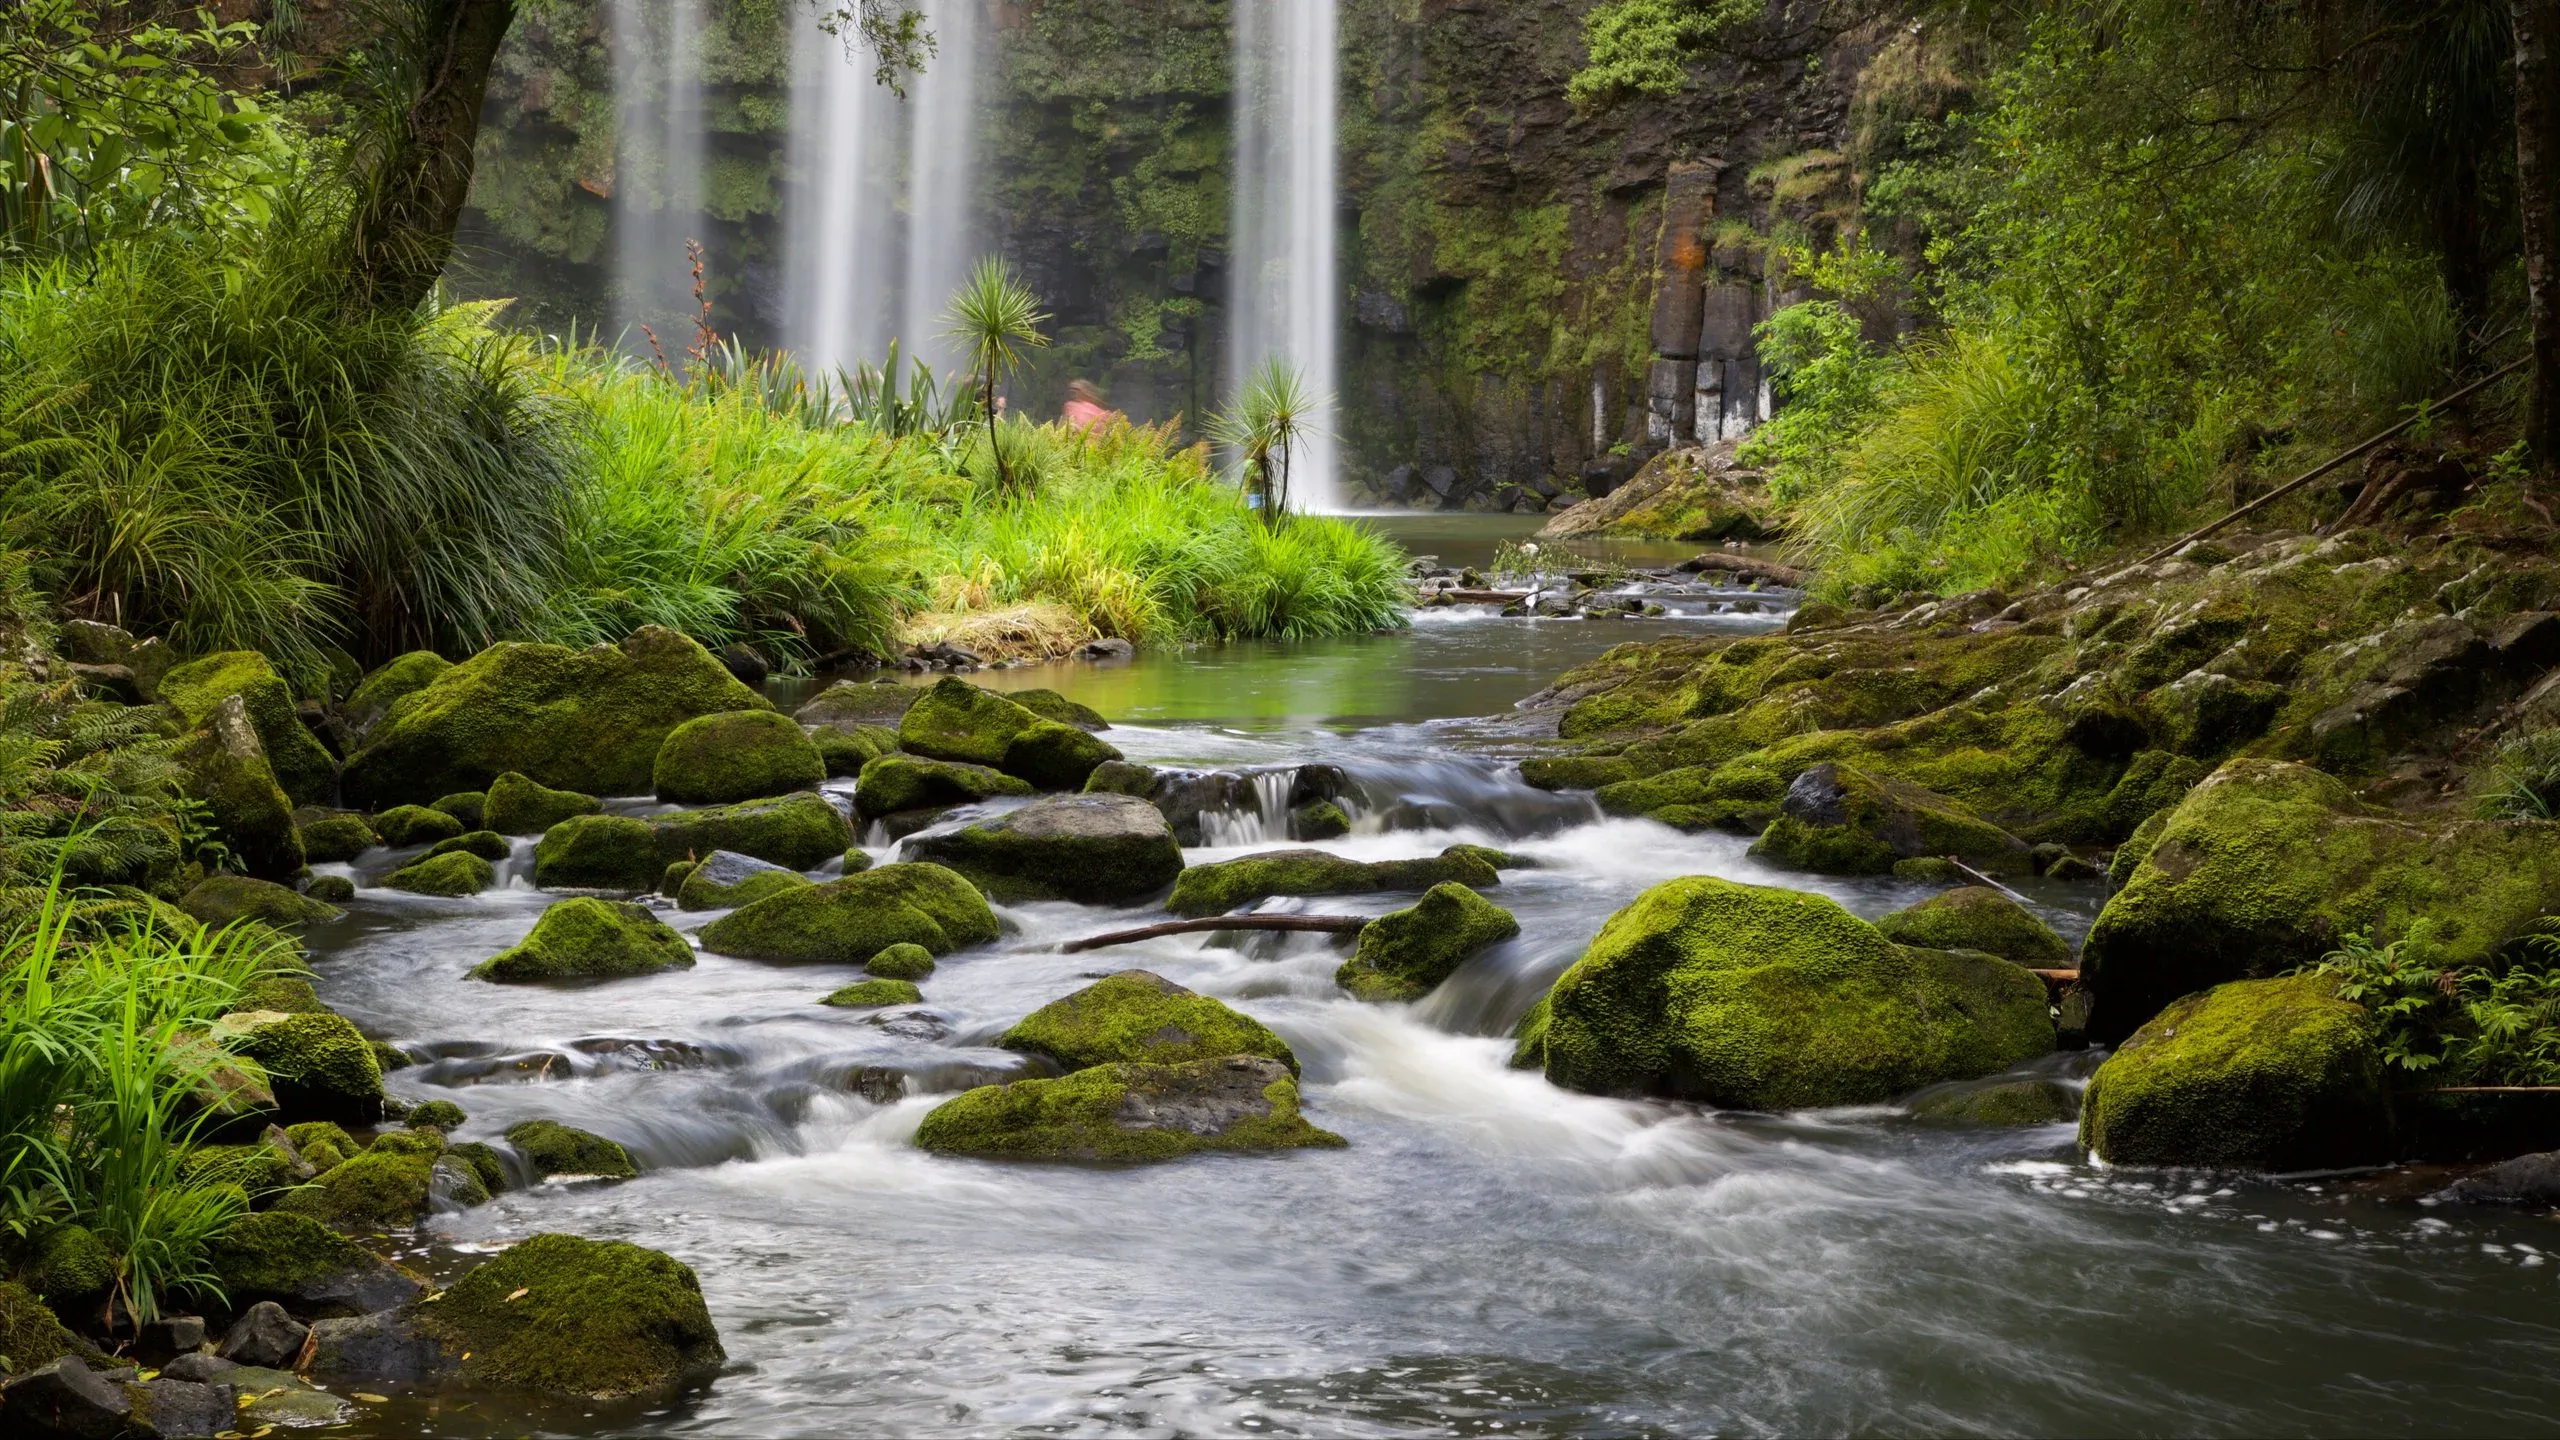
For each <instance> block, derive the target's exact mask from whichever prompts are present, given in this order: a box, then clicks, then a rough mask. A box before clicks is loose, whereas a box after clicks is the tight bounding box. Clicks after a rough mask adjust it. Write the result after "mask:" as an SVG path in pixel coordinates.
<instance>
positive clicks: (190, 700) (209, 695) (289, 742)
mask: <svg viewBox="0 0 2560 1440" xmlns="http://www.w3.org/2000/svg"><path fill="white" fill-rule="evenodd" d="M159 695H160V698H161V700H162V701H164V702H165V703H167V704H168V705H169V706H170V708H172V709H174V710H176V711H177V712H178V714H179V715H180V716H182V717H184V718H185V720H186V722H187V723H188V724H189V725H202V724H204V723H205V722H206V721H208V720H210V719H212V718H213V712H214V710H215V709H216V708H217V707H219V706H220V705H221V704H222V703H223V702H224V701H225V700H229V699H232V698H235V697H236V698H237V699H238V700H239V701H240V703H241V706H242V707H243V709H244V710H245V711H246V713H247V715H248V717H249V724H250V726H251V727H252V728H253V729H255V730H256V731H257V732H258V743H259V745H260V746H261V747H263V748H264V749H265V751H266V756H267V764H268V766H269V768H271V769H272V770H273V771H274V772H275V777H276V784H277V785H278V786H280V787H282V789H283V790H284V793H285V794H286V795H287V796H289V797H291V799H292V800H293V803H294V804H296V805H322V804H326V803H328V800H329V797H330V796H331V795H332V794H333V793H335V792H336V790H337V788H338V762H337V761H335V760H333V759H331V758H330V755H329V751H328V747H326V746H324V745H322V744H321V743H320V741H319V739H318V737H316V736H314V735H313V734H312V733H311V730H310V727H309V726H306V725H304V724H303V723H302V716H301V714H300V712H299V710H298V709H297V707H296V706H295V704H294V698H293V687H292V686H291V685H288V684H286V683H285V679H284V677H283V676H281V675H278V674H277V673H276V670H275V667H274V666H273V665H271V664H269V663H268V662H267V657H266V656H264V655H261V654H259V653H258V652H257V651H255V650H225V651H222V652H220V653H218V654H213V655H207V656H205V657H204V658H203V659H201V660H191V661H189V662H187V663H186V664H184V665H180V666H178V667H177V668H176V669H173V670H171V671H170V672H169V673H168V674H166V675H163V676H161V677H160V686H159Z"/></svg>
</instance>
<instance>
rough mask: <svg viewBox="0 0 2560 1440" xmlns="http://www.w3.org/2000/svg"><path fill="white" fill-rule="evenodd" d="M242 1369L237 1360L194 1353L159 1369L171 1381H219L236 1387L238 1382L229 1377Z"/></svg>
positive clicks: (199, 1352) (200, 1352) (180, 1357)
mask: <svg viewBox="0 0 2560 1440" xmlns="http://www.w3.org/2000/svg"><path fill="white" fill-rule="evenodd" d="M244 1368H245V1367H244V1366H242V1365H241V1364H240V1362H239V1361H237V1360H225V1359H223V1358H222V1357H221V1356H219V1355H207V1354H205V1353H204V1352H202V1351H196V1352H194V1353H192V1354H186V1355H181V1356H179V1357H178V1358H177V1359H175V1360H172V1361H170V1362H169V1363H168V1364H166V1365H164V1366H162V1367H160V1373H161V1374H163V1375H166V1376H168V1377H169V1378H170V1379H172V1380H204V1381H212V1380H220V1381H222V1382H223V1383H224V1384H227V1385H237V1384H238V1383H239V1382H238V1381H235V1380H233V1379H232V1378H231V1377H232V1376H234V1375H236V1374H238V1373H239V1372H240V1371H241V1370H242V1369H244Z"/></svg>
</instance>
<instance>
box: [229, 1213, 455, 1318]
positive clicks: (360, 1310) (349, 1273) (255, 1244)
mask: <svg viewBox="0 0 2560 1440" xmlns="http://www.w3.org/2000/svg"><path fill="white" fill-rule="evenodd" d="M205 1263H206V1268H207V1269H209V1270H211V1271H212V1272H213V1277H214V1281H215V1283H217V1284H219V1285H220V1286H221V1287H222V1292H223V1298H224V1299H225V1300H226V1301H228V1302H229V1303H230V1304H231V1305H232V1306H233V1307H234V1308H235V1309H242V1310H245V1309H247V1308H248V1307H250V1306H251V1305H255V1304H257V1303H258V1302H260V1301H262V1300H271V1301H274V1302H275V1303H276V1304H279V1305H282V1306H284V1307H285V1308H286V1309H288V1310H291V1311H293V1312H294V1313H295V1314H297V1315H300V1316H302V1317H303V1318H305V1319H315V1318H321V1317H326V1316H340V1315H368V1314H372V1313H374V1312H376V1311H379V1310H384V1309H388V1308H390V1307H392V1306H395V1305H398V1304H400V1303H402V1302H403V1301H406V1300H409V1299H411V1298H413V1297H414V1296H416V1295H417V1294H418V1293H419V1291H420V1290H421V1289H422V1288H423V1287H422V1286H421V1285H420V1284H419V1282H418V1280H417V1277H415V1276H413V1275H410V1274H408V1273H407V1272H405V1271H403V1270H401V1269H399V1268H398V1267H397V1266H394V1265H393V1264H391V1263H390V1262H389V1261H387V1260H385V1259H383V1258H382V1257H381V1256H379V1255H376V1254H374V1253H373V1252H372V1251H370V1250H367V1249H365V1248H364V1247H363V1246H361V1245H358V1244H356V1243H355V1242H354V1241H352V1240H349V1239H347V1238H346V1237H345V1236H343V1235H340V1234H339V1233H338V1232H336V1231H334V1230H332V1229H330V1228H329V1227H328V1226H326V1225H323V1224H321V1223H320V1222H319V1221H317V1220H314V1219H312V1218H311V1217H310V1216H308V1215H302V1214H297V1213H294V1212H292V1211H289V1210H281V1209H279V1210H263V1211H259V1212H257V1213H255V1214H250V1215H243V1216H241V1217H240V1218H239V1219H237V1220H234V1221H232V1222H231V1225H230V1228H228V1229H226V1230H224V1231H223V1232H222V1233H221V1234H220V1235H217V1236H215V1237H214V1239H213V1241H212V1242H211V1244H210V1245H208V1246H207V1247H206V1252H205Z"/></svg>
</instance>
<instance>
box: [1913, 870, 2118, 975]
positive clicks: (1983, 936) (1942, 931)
mask: <svg viewBox="0 0 2560 1440" xmlns="http://www.w3.org/2000/svg"><path fill="white" fill-rule="evenodd" d="M1876 929H1878V930H1880V931H1882V932H1884V938H1886V939H1887V940H1890V941H1892V942H1893V943H1895V944H1897V945H1917V946H1919V947H1921V948H1922V949H1924V950H1981V951H1984V952H1986V953H1988V954H1992V955H1997V956H1999V957H2000V958H2001V959H2003V960H2014V961H2016V962H2017V963H2019V964H2021V965H2025V966H2028V967H2029V968H2031V969H2061V968H2063V967H2065V966H2068V965H2069V964H2070V963H2071V947H2070V946H2068V945H2065V944H2064V943H2062V937H2061V936H2059V935H2056V934H2054V933H2053V927H2051V926H2049V925H2047V924H2045V923H2044V922H2043V921H2041V920H2039V919H2037V918H2036V917H2035V916H2033V915H2030V914H2028V913H2027V908H2026V907H2025V906H2023V905H2020V904H2019V903H2018V902H2017V901H2015V900H2012V899H2010V898H2009V897H2008V896H2006V895H2003V894H2001V893H2000V892H1999V891H1997V890H1994V889H1991V888H1990V887H1988V886H1984V885H1967V886H1965V887H1963V888H1961V889H1956V890H1949V891H1947V892H1946V893H1944V894H1941V895H1932V896H1930V897H1929V898H1928V899H1926V900H1923V901H1921V902H1920V903H1919V904H1917V905H1914V906H1912V907H1911V908H1909V909H1907V910H1896V911H1895V912H1893V913H1892V914H1890V915H1887V916H1885V917H1884V918H1883V919H1881V920H1878V921H1877V922H1876Z"/></svg>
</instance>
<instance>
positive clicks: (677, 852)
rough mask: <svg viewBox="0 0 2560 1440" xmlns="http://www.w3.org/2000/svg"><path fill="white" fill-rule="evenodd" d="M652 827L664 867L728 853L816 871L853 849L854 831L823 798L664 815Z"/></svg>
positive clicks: (795, 798)
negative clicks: (677, 862) (672, 863)
mask: <svg viewBox="0 0 2560 1440" xmlns="http://www.w3.org/2000/svg"><path fill="white" fill-rule="evenodd" d="M649 827H650V830H651V833H652V834H654V835H655V836H656V837H657V844H658V860H659V862H660V863H661V864H664V863H666V862H669V861H675V860H683V859H688V858H699V857H701V856H706V855H709V854H710V853H711V852H712V851H714V850H729V851H733V852H735V853H737V854H740V855H748V856H752V857H754V858H755V859H758V860H762V861H765V862H767V863H768V864H773V865H781V866H784V867H786V868H788V869H792V870H814V869H816V868H817V867H819V866H821V865H824V864H826V863H827V861H829V860H830V859H833V858H834V857H835V856H838V855H841V854H843V853H844V851H845V849H846V848H847V847H848V846H850V845H852V844H853V826H852V825H851V824H850V823H849V822H847V821H846V819H845V818H844V815H843V813H842V812H840V811H838V810H837V809H836V807H835V806H834V805H832V804H830V803H828V801H827V799H826V797H825V796H822V795H814V794H807V793H803V794H798V795H782V796H777V797H775V798H772V799H768V800H742V801H739V802H738V803H737V804H735V805H723V806H720V807H719V808H717V809H712V810H687V811H683V812H681V813H679V814H674V815H661V816H658V817H656V818H654V819H652V820H651V821H650V822H649Z"/></svg>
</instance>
